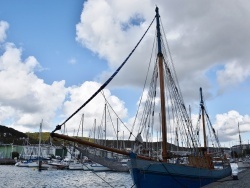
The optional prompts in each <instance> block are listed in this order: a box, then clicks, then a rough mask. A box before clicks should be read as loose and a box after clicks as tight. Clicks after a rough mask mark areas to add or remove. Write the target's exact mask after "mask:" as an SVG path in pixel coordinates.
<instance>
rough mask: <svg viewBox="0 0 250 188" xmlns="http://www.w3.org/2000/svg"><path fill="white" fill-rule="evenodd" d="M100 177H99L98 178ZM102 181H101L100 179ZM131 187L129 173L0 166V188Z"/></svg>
mask: <svg viewBox="0 0 250 188" xmlns="http://www.w3.org/2000/svg"><path fill="white" fill-rule="evenodd" d="M98 176H100V177H98ZM101 178H102V179H103V180H102V179H101ZM105 181H106V182H108V183H109V184H110V185H111V186H112V187H132V186H133V182H132V179H131V176H130V174H129V173H118V172H98V173H96V175H95V174H94V173H93V172H90V171H70V170H52V171H50V170H43V171H40V172H39V171H38V170H37V169H35V168H26V167H15V166H7V165H0V187H1V188H2V187H4V188H6V187H11V188H21V187H23V188H30V187H34V188H40V187H43V188H54V187H60V188H67V187H90V188H91V187H95V188H98V187H99V188H101V187H111V186H110V185H108V184H107V183H105Z"/></svg>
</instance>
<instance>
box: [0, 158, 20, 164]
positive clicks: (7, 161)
mask: <svg viewBox="0 0 250 188" xmlns="http://www.w3.org/2000/svg"><path fill="white" fill-rule="evenodd" d="M14 164H16V161H15V160H14V159H8V158H3V159H0V165H14Z"/></svg>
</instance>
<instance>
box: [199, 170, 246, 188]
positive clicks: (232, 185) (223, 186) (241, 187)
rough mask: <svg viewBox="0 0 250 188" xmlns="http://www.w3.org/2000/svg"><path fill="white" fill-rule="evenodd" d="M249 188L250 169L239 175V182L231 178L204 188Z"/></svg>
mask: <svg viewBox="0 0 250 188" xmlns="http://www.w3.org/2000/svg"><path fill="white" fill-rule="evenodd" d="M236 187H237V188H248V187H250V169H246V170H243V171H241V172H239V174H238V180H234V179H233V178H232V177H231V176H228V177H226V178H223V179H220V180H218V181H216V182H214V183H211V184H209V185H206V186H203V187H202V188H236Z"/></svg>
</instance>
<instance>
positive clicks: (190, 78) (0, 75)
mask: <svg viewBox="0 0 250 188" xmlns="http://www.w3.org/2000/svg"><path fill="white" fill-rule="evenodd" d="M155 5H157V6H158V7H159V9H160V15H161V20H162V24H163V25H164V31H165V33H166V36H167V38H168V43H169V46H170V49H171V53H172V57H173V61H174V65H175V70H176V74H177V77H178V80H179V84H180V87H181V91H182V95H183V98H184V101H185V104H186V105H187V106H188V105H190V106H191V109H192V117H193V118H194V120H193V121H196V120H195V118H196V117H197V113H198V110H199V100H200V99H199V88H200V87H202V88H203V92H204V98H205V101H206V107H207V109H208V112H209V116H210V119H211V122H212V124H213V127H214V128H215V130H216V131H217V132H218V134H219V139H220V141H221V144H222V146H231V145H235V144H239V135H238V126H237V125H238V123H239V125H240V131H241V137H242V143H243V144H247V143H248V141H249V138H250V132H249V131H250V117H249V115H250V111H249V107H250V100H249V97H248V96H249V92H250V63H249V61H250V54H249V49H250V37H249V33H250V23H249V21H248V20H249V19H250V12H249V8H250V3H249V2H248V1H243V0H242V1H241V0H239V1H234V0H219V1H217V0H211V1H199V0H190V1H185V0H179V1H171V0H158V1H157V0H156V1H152V0H144V1H143V4H142V1H139V0H131V1H127V0H119V1H115V0H91V1H83V0H75V1H72V0H64V1H59V0H54V1H49V0H36V1H33V0H26V1H25V3H24V2H22V1H18V0H2V1H0V7H1V8H0V79H1V82H0V88H1V92H0V124H1V125H5V126H7V127H12V128H14V129H16V130H19V131H22V132H38V131H39V124H40V123H41V121H43V131H48V132H51V131H52V130H54V128H55V126H56V125H57V124H61V123H62V122H63V121H64V120H65V119H67V118H68V117H69V116H70V115H71V114H72V113H73V112H74V111H75V110H76V109H78V108H79V107H80V106H81V105H82V104H83V103H84V102H85V101H86V100H87V99H88V98H89V97H90V96H91V95H92V94H93V93H94V92H95V91H96V90H97V89H98V88H99V87H100V86H101V85H102V84H103V83H104V82H105V81H106V79H107V78H108V77H109V76H110V75H111V74H112V73H113V72H114V70H115V69H116V68H117V67H118V66H119V65H120V64H121V63H122V62H123V61H124V60H125V58H126V57H127V56H128V54H129V53H130V52H131V50H132V49H133V48H134V46H135V44H136V43H137V42H138V41H139V39H140V37H141V36H142V35H143V33H144V32H145V30H146V29H147V28H148V26H149V24H150V22H151V21H152V19H153V18H154V15H155V11H154V10H155ZM153 28H154V27H153ZM151 36H154V29H153V30H150V31H149V33H148V34H147V36H146V38H145V42H142V45H143V44H144V46H146V47H148V50H147V51H146V53H145V52H143V48H142V47H138V49H137V52H138V53H137V54H135V55H134V54H133V56H132V58H131V60H130V61H129V62H128V63H127V64H126V65H125V67H124V68H123V69H122V71H121V72H120V73H119V75H118V76H117V77H115V79H114V80H113V81H112V82H111V83H110V84H109V85H108V87H107V88H105V89H104V95H105V97H106V99H107V100H108V101H109V103H110V105H111V106H112V108H113V109H114V110H115V111H116V113H117V114H119V117H120V118H121V119H122V121H123V122H124V123H125V124H126V125H128V126H129V125H130V124H132V123H133V119H134V117H135V114H136V111H137V105H138V101H139V100H140V95H141V92H142V86H143V82H144V79H145V76H144V75H143V74H142V73H143V72H145V70H146V68H147V67H146V66H142V64H136V63H134V62H141V63H145V62H147V61H148V59H149V58H150V55H149V54H150V53H151V52H150V50H151V49H150V47H151V43H150V42H152V39H149V38H150V37H151ZM147 37H148V38H147ZM104 103H105V101H104V98H103V96H102V95H98V96H97V97H96V98H95V99H94V100H93V101H91V103H89V104H88V105H87V106H86V107H85V108H84V109H83V110H82V111H80V113H78V114H77V115H76V116H75V117H74V119H72V121H70V122H69V124H70V126H66V131H67V132H68V133H69V134H71V135H72V134H74V135H76V132H77V131H79V126H80V122H81V117H82V114H84V135H85V136H88V135H90V134H92V133H91V130H92V129H93V126H94V124H95V120H94V119H95V118H96V124H101V123H102V122H101V119H102V116H103V111H104ZM66 125H67V124H66ZM110 127H111V126H110ZM122 131H123V132H125V131H126V128H124V127H120V132H122ZM111 132H112V128H111V130H110V131H107V134H111ZM124 134H125V136H127V134H128V133H126V132H125V133H124ZM120 135H121V133H120Z"/></svg>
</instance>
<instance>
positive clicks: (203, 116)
mask: <svg viewBox="0 0 250 188" xmlns="http://www.w3.org/2000/svg"><path fill="white" fill-rule="evenodd" d="M200 95H201V103H200V106H201V113H202V125H203V137H204V148H205V151H206V148H207V136H206V126H205V108H204V101H203V96H202V88H201V87H200Z"/></svg>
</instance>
